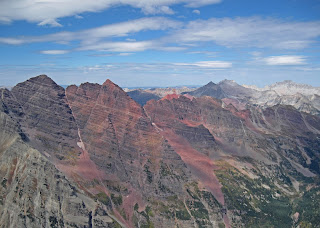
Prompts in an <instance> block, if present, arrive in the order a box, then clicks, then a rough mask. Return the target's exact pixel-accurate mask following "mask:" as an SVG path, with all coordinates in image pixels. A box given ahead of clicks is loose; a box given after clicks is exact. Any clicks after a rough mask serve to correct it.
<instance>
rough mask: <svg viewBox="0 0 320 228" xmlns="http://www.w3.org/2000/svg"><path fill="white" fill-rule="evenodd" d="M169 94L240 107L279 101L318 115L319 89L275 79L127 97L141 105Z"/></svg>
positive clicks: (141, 92) (134, 93) (132, 93)
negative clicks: (207, 98)
mask: <svg viewBox="0 0 320 228" xmlns="http://www.w3.org/2000/svg"><path fill="white" fill-rule="evenodd" d="M170 93H176V94H189V95H191V96H194V97H202V96H210V97H214V98H217V99H222V100H223V101H224V102H226V103H227V104H230V103H232V104H233V105H234V106H235V107H237V108H240V109H243V108H245V107H246V106H247V105H258V106H261V107H272V106H275V105H277V104H282V105H291V106H293V107H295V108H296V109H298V110H300V111H304V112H307V113H311V114H317V115H319V114H320V88H319V87H312V86H310V85H305V84H298V83H295V82H292V81H283V82H278V83H275V84H272V85H270V86H266V87H264V88H258V87H256V86H248V85H243V86H241V85H239V84H237V83H236V82H235V81H231V80H223V81H221V82H219V83H218V84H215V83H213V82H209V83H208V84H206V85H204V86H202V87H200V88H187V87H183V88H181V89H173V88H163V89H155V90H141V89H139V90H131V91H129V92H128V94H129V96H131V97H132V98H133V99H134V100H135V101H137V102H138V103H139V104H141V105H144V104H146V103H147V101H149V100H152V99H155V100H159V99H161V98H162V97H164V96H166V95H167V94H170ZM154 95H156V96H154Z"/></svg>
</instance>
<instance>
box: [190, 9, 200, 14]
mask: <svg viewBox="0 0 320 228" xmlns="http://www.w3.org/2000/svg"><path fill="white" fill-rule="evenodd" d="M192 13H195V14H198V15H199V14H200V10H193V11H192Z"/></svg>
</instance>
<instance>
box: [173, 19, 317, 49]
mask: <svg viewBox="0 0 320 228" xmlns="http://www.w3.org/2000/svg"><path fill="white" fill-rule="evenodd" d="M319 36H320V21H314V22H291V21H289V22H288V21H283V20H277V19H270V18H268V19H263V18H259V17H250V18H235V19H231V18H212V19H209V20H196V21H192V22H189V24H188V25H186V27H185V28H183V29H181V30H178V31H176V33H175V35H174V36H173V37H172V38H171V39H172V40H176V41H179V42H184V43H191V44H192V43H198V42H214V43H216V44H218V45H223V46H226V47H258V48H279V49H301V48H305V47H307V46H308V45H310V44H311V43H312V42H314V40H315V39H316V38H317V37H319Z"/></svg>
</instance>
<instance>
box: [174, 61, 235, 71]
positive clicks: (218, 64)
mask: <svg viewBox="0 0 320 228" xmlns="http://www.w3.org/2000/svg"><path fill="white" fill-rule="evenodd" d="M174 65H177V66H196V67H201V68H213V69H223V68H230V67H232V63H231V62H225V61H200V62H195V63H175V64H174Z"/></svg>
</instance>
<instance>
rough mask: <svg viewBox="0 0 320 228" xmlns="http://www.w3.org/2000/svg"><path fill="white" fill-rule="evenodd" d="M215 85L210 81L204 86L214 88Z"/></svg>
mask: <svg viewBox="0 0 320 228" xmlns="http://www.w3.org/2000/svg"><path fill="white" fill-rule="evenodd" d="M214 85H216V84H215V83H214V82H212V81H210V82H209V83H208V84H206V85H205V86H214Z"/></svg>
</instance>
